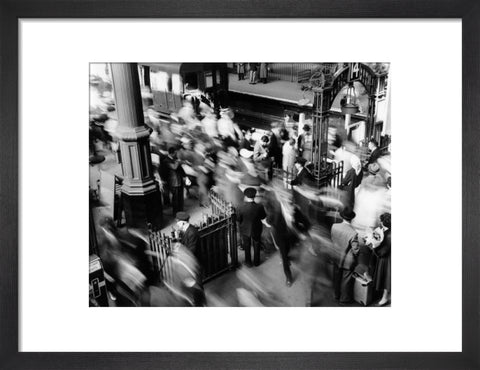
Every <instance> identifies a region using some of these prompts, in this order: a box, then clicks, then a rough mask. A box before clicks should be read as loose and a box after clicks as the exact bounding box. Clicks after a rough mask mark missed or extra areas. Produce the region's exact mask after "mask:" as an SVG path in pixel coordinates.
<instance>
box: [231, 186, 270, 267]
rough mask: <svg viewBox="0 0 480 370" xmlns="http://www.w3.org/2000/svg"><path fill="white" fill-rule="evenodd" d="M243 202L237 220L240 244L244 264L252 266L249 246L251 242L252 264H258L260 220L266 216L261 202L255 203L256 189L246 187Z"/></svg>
mask: <svg viewBox="0 0 480 370" xmlns="http://www.w3.org/2000/svg"><path fill="white" fill-rule="evenodd" d="M243 194H244V195H245V200H244V203H243V204H242V205H241V206H240V207H239V209H238V214H237V220H238V223H239V224H240V234H241V235H242V245H243V248H244V250H245V265H247V266H248V267H251V266H252V259H251V254H250V252H251V250H250V246H251V244H253V264H254V265H255V266H258V265H259V264H260V238H261V235H262V220H263V219H264V218H265V217H267V215H266V213H265V209H264V208H263V206H262V205H261V204H258V203H255V195H256V194H257V191H256V190H255V189H254V188H246V189H245V191H244V192H243Z"/></svg>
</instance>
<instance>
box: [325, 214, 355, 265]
mask: <svg viewBox="0 0 480 370" xmlns="http://www.w3.org/2000/svg"><path fill="white" fill-rule="evenodd" d="M331 235H332V243H333V248H334V250H335V258H334V259H335V261H336V263H337V266H338V267H339V268H343V269H344V270H353V268H354V267H355V265H356V262H357V261H356V259H357V257H356V256H357V254H358V252H359V248H360V247H359V243H358V233H357V232H356V231H355V229H354V228H353V226H352V225H350V223H348V222H342V223H338V224H333V226H332V233H331Z"/></svg>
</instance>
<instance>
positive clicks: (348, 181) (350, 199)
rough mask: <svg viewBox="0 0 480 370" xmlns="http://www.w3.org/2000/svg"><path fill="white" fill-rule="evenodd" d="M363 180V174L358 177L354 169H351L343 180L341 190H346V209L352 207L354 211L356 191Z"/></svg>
mask: <svg viewBox="0 0 480 370" xmlns="http://www.w3.org/2000/svg"><path fill="white" fill-rule="evenodd" d="M362 179H363V172H362V171H360V173H359V174H358V175H357V173H356V172H355V169H354V168H350V169H349V170H348V171H347V173H346V174H345V177H344V178H343V181H342V184H341V185H340V186H341V189H342V190H345V201H344V205H345V207H350V208H352V209H353V206H354V205H355V189H356V188H357V187H358V185H360V183H361V182H362Z"/></svg>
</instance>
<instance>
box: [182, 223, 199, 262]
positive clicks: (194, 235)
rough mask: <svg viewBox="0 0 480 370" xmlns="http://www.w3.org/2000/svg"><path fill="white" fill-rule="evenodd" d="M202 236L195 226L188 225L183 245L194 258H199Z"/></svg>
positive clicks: (183, 236)
mask: <svg viewBox="0 0 480 370" xmlns="http://www.w3.org/2000/svg"><path fill="white" fill-rule="evenodd" d="M199 241H200V236H199V234H198V230H197V228H196V227H195V226H192V225H188V227H187V230H185V232H184V233H183V235H182V239H181V241H180V242H181V243H182V244H183V245H184V246H185V247H186V248H187V249H188V250H189V251H190V252H192V254H193V255H194V256H198V252H199V250H198V249H199V248H198V244H199Z"/></svg>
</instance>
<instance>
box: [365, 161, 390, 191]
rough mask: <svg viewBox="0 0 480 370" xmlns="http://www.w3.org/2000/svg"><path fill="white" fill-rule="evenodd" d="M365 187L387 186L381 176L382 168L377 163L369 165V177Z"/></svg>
mask: <svg viewBox="0 0 480 370" xmlns="http://www.w3.org/2000/svg"><path fill="white" fill-rule="evenodd" d="M363 185H364V186H367V187H372V188H378V187H384V186H385V181H383V179H382V177H381V176H380V166H379V165H378V163H377V162H374V163H371V164H369V165H368V176H367V177H366V178H365V180H364V182H363Z"/></svg>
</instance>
